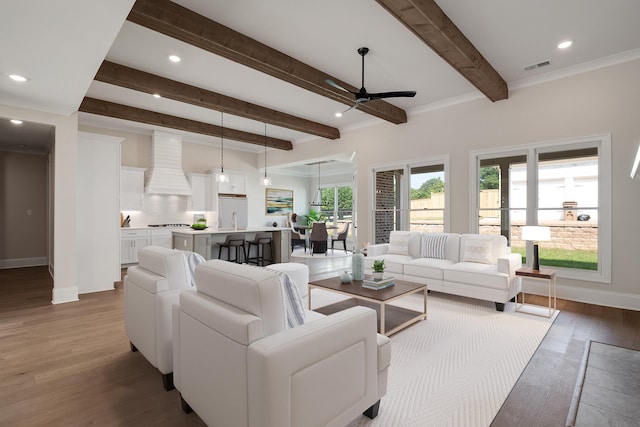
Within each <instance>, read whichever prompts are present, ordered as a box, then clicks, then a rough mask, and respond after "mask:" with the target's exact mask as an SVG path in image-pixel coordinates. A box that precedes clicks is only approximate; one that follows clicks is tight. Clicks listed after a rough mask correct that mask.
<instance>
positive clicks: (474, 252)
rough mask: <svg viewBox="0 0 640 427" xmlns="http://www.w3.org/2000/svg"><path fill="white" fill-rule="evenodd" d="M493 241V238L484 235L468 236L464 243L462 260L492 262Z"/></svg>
mask: <svg viewBox="0 0 640 427" xmlns="http://www.w3.org/2000/svg"><path fill="white" fill-rule="evenodd" d="M492 246H493V243H492V241H491V238H487V237H483V236H467V238H466V239H465V241H464V245H463V248H462V250H463V252H462V257H461V261H462V262H478V263H482V264H491V263H492V256H491V252H492V251H491V248H492Z"/></svg>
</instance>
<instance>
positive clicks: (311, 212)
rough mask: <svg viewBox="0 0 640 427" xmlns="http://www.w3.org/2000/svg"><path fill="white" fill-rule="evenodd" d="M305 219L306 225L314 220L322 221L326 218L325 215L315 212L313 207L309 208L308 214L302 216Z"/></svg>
mask: <svg viewBox="0 0 640 427" xmlns="http://www.w3.org/2000/svg"><path fill="white" fill-rule="evenodd" d="M304 217H305V218H306V220H307V225H311V224H313V223H314V222H322V221H326V220H327V216H326V215H325V214H323V213H320V212H316V211H315V210H313V209H310V210H309V214H308V215H305V216H304Z"/></svg>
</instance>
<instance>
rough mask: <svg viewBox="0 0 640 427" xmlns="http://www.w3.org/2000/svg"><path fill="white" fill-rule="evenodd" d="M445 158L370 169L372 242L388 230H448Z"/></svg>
mask: <svg viewBox="0 0 640 427" xmlns="http://www.w3.org/2000/svg"><path fill="white" fill-rule="evenodd" d="M447 165H448V157H445V158H437V159H431V160H426V161H422V162H419V163H411V164H402V165H393V166H387V167H379V168H374V169H373V171H372V172H373V178H372V179H373V184H374V185H373V188H374V197H373V198H372V200H373V206H372V214H371V217H372V220H371V224H372V230H371V231H372V233H371V235H372V236H373V241H374V243H386V242H388V241H389V233H390V232H391V231H392V230H408V231H432V232H444V231H446V230H447V229H448V220H447V215H448V208H447V207H448V205H449V202H448V193H447V190H446V188H447V179H446V178H445V177H446V174H447V167H446V166H447Z"/></svg>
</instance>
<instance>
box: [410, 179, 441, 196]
mask: <svg viewBox="0 0 640 427" xmlns="http://www.w3.org/2000/svg"><path fill="white" fill-rule="evenodd" d="M443 191H444V181H443V180H442V179H441V178H440V177H438V178H431V179H428V180H426V181H425V182H423V183H422V185H421V186H420V188H417V189H416V188H412V189H411V200H416V199H428V198H430V197H431V193H441V192H443Z"/></svg>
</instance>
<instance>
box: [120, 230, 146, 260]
mask: <svg viewBox="0 0 640 427" xmlns="http://www.w3.org/2000/svg"><path fill="white" fill-rule="evenodd" d="M150 243H151V242H150V235H149V230H125V229H122V230H121V231H120V264H133V263H136V262H138V250H139V249H140V248H144V247H145V246H149V244H150Z"/></svg>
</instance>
